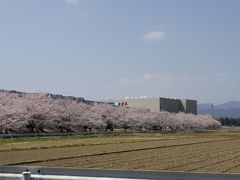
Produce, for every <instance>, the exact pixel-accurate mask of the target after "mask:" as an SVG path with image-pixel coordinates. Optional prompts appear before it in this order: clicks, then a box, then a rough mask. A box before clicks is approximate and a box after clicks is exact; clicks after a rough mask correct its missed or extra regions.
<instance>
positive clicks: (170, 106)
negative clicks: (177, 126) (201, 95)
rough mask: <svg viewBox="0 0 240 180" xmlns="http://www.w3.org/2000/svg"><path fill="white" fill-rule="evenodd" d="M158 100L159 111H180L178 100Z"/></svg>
mask: <svg viewBox="0 0 240 180" xmlns="http://www.w3.org/2000/svg"><path fill="white" fill-rule="evenodd" d="M159 100H160V111H168V112H175V113H177V112H179V111H180V100H179V99H170V98H162V97H161V98H159Z"/></svg>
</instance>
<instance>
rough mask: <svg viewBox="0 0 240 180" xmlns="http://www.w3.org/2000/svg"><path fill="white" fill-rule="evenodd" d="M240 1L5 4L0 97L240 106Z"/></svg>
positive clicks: (1, 7) (10, 0)
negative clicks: (0, 92)
mask: <svg viewBox="0 0 240 180" xmlns="http://www.w3.org/2000/svg"><path fill="white" fill-rule="evenodd" d="M239 7H240V1H238V0H230V1H229V0H201V1H200V0H199V1H192V0H181V1H179V0H171V1H169V0H165V1H164V0H162V1H161V0H131V1H129V0H101V1H99V0H51V1H50V0H38V1H35V0H21V1H19V0H1V1H0V49H1V53H0V62H1V65H0V88H1V89H16V90H20V91H26V92H36V91H43V92H51V93H60V94H64V95H74V96H80V97H85V98H88V99H95V100H97V99H104V98H107V97H108V98H121V97H125V96H150V97H155V96H163V97H174V98H193V99H197V100H198V101H199V102H213V103H215V104H218V103H222V102H226V101H230V100H240V95H239V92H240V78H239V77H240V71H239V67H240V35H239V32H240V11H239Z"/></svg>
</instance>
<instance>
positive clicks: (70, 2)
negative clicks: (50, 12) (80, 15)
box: [65, 0, 79, 5]
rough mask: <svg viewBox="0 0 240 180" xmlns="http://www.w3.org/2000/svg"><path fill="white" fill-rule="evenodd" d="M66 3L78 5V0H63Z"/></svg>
mask: <svg viewBox="0 0 240 180" xmlns="http://www.w3.org/2000/svg"><path fill="white" fill-rule="evenodd" d="M65 2H66V3H69V4H73V5H78V4H79V1H78V0H65Z"/></svg>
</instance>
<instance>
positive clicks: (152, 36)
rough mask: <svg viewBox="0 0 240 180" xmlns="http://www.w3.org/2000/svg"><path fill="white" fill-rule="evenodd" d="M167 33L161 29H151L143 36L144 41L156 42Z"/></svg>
mask: <svg viewBox="0 0 240 180" xmlns="http://www.w3.org/2000/svg"><path fill="white" fill-rule="evenodd" d="M166 37H167V33H166V32H161V31H152V32H149V33H146V34H145V35H144V36H143V39H144V41H147V42H157V41H161V40H164V39H166Z"/></svg>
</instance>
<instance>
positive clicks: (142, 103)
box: [117, 98, 160, 112]
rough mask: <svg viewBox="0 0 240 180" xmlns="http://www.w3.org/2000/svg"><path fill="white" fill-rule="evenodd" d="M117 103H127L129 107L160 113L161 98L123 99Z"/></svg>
mask: <svg viewBox="0 0 240 180" xmlns="http://www.w3.org/2000/svg"><path fill="white" fill-rule="evenodd" d="M117 103H124V104H125V103H127V105H126V106H128V107H135V108H144V109H149V110H150V111H152V112H159V111H160V104H159V98H139V99H121V100H118V101H117Z"/></svg>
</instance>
